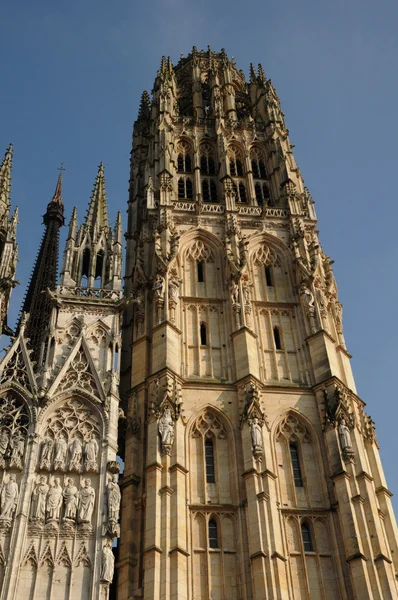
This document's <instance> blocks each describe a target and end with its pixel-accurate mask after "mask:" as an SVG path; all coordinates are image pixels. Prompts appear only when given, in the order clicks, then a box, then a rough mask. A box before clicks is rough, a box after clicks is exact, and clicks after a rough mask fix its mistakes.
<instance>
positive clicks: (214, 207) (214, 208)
mask: <svg viewBox="0 0 398 600" xmlns="http://www.w3.org/2000/svg"><path fill="white" fill-rule="evenodd" d="M224 212H225V206H224V205H223V204H207V203H206V204H205V203H203V204H202V213H217V214H219V215H222V214H223V213H224Z"/></svg>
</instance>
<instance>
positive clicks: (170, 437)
mask: <svg viewBox="0 0 398 600" xmlns="http://www.w3.org/2000/svg"><path fill="white" fill-rule="evenodd" d="M158 431H159V434H160V441H161V444H162V449H163V451H164V452H165V453H166V454H170V453H171V448H172V446H173V442H174V421H173V418H172V416H171V410H170V408H165V410H164V412H163V415H162V416H161V418H160V419H159V425H158Z"/></svg>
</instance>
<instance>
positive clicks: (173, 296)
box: [169, 275, 180, 301]
mask: <svg viewBox="0 0 398 600" xmlns="http://www.w3.org/2000/svg"><path fill="white" fill-rule="evenodd" d="M179 288H180V282H179V281H178V278H177V277H176V276H174V275H173V276H171V278H170V279H169V301H170V300H177V298H178V290H179Z"/></svg>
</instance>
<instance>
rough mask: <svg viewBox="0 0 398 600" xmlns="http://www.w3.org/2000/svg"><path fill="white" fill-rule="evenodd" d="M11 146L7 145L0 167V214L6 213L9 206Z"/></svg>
mask: <svg viewBox="0 0 398 600" xmlns="http://www.w3.org/2000/svg"><path fill="white" fill-rule="evenodd" d="M12 153H13V146H12V144H10V145H9V147H8V148H7V151H6V153H5V155H4V158H3V161H2V163H1V165H0V204H1V208H0V213H1V214H4V213H6V212H8V208H9V206H10V192H11V168H12Z"/></svg>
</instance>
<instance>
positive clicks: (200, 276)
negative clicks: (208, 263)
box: [196, 260, 205, 283]
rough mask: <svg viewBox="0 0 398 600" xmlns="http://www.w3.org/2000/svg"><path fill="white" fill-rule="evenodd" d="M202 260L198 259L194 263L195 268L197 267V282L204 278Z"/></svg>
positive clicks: (201, 281)
mask: <svg viewBox="0 0 398 600" xmlns="http://www.w3.org/2000/svg"><path fill="white" fill-rule="evenodd" d="M204 266H205V265H204V262H203V260H198V261H197V263H196V268H197V275H198V282H199V283H203V281H204V280H205V269H204Z"/></svg>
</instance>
